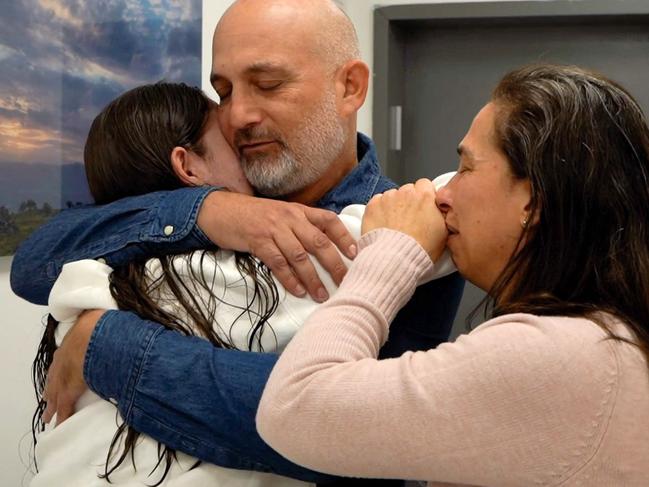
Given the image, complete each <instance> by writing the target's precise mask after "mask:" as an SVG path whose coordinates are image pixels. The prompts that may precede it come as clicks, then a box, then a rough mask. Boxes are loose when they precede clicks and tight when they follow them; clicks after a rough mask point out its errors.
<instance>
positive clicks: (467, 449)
mask: <svg viewBox="0 0 649 487" xmlns="http://www.w3.org/2000/svg"><path fill="white" fill-rule="evenodd" d="M361 248H363V250H362V252H360V254H359V256H358V257H357V258H356V260H355V261H354V264H353V265H352V267H351V269H350V271H349V273H348V275H347V277H346V278H345V280H344V282H343V284H342V286H341V288H340V290H339V292H338V293H337V294H336V295H335V296H334V297H333V298H332V299H330V300H329V302H327V303H326V304H325V305H323V306H321V307H320V308H319V309H318V310H317V311H316V312H315V313H314V314H313V315H311V317H310V318H309V320H308V322H307V324H306V325H305V326H304V327H303V328H302V329H301V331H299V332H298V333H297V335H296V336H295V338H294V339H293V340H292V341H291V342H290V344H289V345H288V347H287V348H286V350H285V351H284V353H283V354H282V356H281V358H280V360H279V362H278V363H277V365H276V367H275V369H274V370H273V373H272V375H271V378H270V380H269V382H268V385H267V387H266V390H265V392H264V396H263V398H262V401H261V404H260V408H259V412H258V415H257V423H258V429H259V432H260V434H261V436H262V437H263V438H264V440H266V441H267V442H268V443H269V444H270V445H271V446H272V447H273V448H275V449H276V450H277V451H279V452H280V453H282V454H283V455H285V456H286V457H288V458H289V459H291V460H293V461H295V462H297V463H299V464H302V465H305V466H307V467H310V468H312V469H315V470H320V471H324V472H329V473H333V474H339V475H345V476H358V477H381V478H402V479H414V480H428V481H429V482H430V483H429V485H434V486H443V485H444V486H445V485H475V486H493V487H507V486H516V487H528V486H558V485H561V486H587V487H599V486H607V487H609V486H610V487H613V486H615V487H622V486H649V371H648V368H647V364H646V362H645V360H644V358H643V356H642V355H641V353H640V352H639V351H638V350H637V349H636V348H635V347H633V346H630V345H626V344H623V343H620V342H615V341H611V340H605V339H604V338H605V333H604V332H603V331H602V329H601V328H600V327H599V326H598V325H596V324H595V323H593V322H592V321H589V320H586V319H579V318H566V317H539V316H532V315H526V314H514V315H507V316H502V317H499V318H497V319H493V320H490V321H488V322H486V323H484V324H482V325H481V326H479V327H478V328H476V329H475V330H474V331H472V332H471V333H469V334H468V335H463V336H461V337H460V338H458V339H457V340H456V341H455V342H454V343H448V344H443V345H441V346H440V347H438V348H437V349H435V350H430V351H428V352H417V353H411V352H409V353H406V354H405V355H403V356H402V357H400V358H398V359H392V360H382V361H377V360H376V359H375V358H376V356H377V354H378V351H379V348H380V347H381V345H382V344H383V343H384V342H385V340H386V337H387V335H388V328H389V323H390V322H391V321H392V319H393V318H394V316H395V314H396V313H397V311H398V310H399V308H400V307H401V306H402V305H403V304H404V303H406V302H407V301H408V299H409V298H410V296H412V293H413V291H414V289H415V287H416V285H417V284H418V282H420V281H421V280H422V279H424V278H425V275H426V274H427V273H429V272H430V271H431V269H432V263H431V261H430V260H429V258H428V256H427V255H426V253H425V252H424V251H423V249H422V248H421V247H420V246H419V245H418V244H417V243H416V242H415V241H414V240H413V239H411V238H410V237H408V236H406V235H404V234H401V233H398V232H394V231H390V230H378V231H375V232H372V233H370V234H368V235H366V236H365V237H363V239H362V241H361ZM612 323H614V322H612ZM614 326H615V327H616V328H615V331H616V332H617V333H618V334H623V335H624V336H627V337H628V336H630V335H629V333H628V331H627V330H626V328H625V327H624V326H623V325H621V324H619V323H618V324H615V323H614Z"/></svg>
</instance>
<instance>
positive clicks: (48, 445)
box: [31, 83, 454, 487]
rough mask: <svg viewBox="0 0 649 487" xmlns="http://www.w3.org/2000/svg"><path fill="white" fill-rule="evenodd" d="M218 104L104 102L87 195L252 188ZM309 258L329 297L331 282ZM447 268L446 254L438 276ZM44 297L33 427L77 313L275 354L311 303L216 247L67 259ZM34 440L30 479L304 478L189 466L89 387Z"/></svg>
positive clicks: (162, 97)
mask: <svg viewBox="0 0 649 487" xmlns="http://www.w3.org/2000/svg"><path fill="white" fill-rule="evenodd" d="M216 109H217V107H216V105H215V104H214V103H213V102H211V101H209V100H208V99H207V98H206V97H205V95H204V94H203V93H202V92H201V91H200V90H198V89H197V88H191V87H188V86H185V85H182V84H171V83H158V84H155V85H146V86H142V87H139V88H136V89H134V90H131V91H129V92H127V93H125V94H123V95H122V96H120V97H119V98H117V99H116V100H114V101H113V102H111V103H110V104H109V105H108V106H107V107H106V108H105V109H104V110H103V111H102V112H101V113H100V114H99V115H98V116H97V118H96V119H95V120H94V122H93V124H92V126H91V128H90V132H89V134H88V139H87V142H86V147H85V153H84V162H85V166H86V173H87V176H88V182H89V186H90V190H91V193H92V195H93V197H94V199H95V202H96V203H98V204H105V203H109V202H111V201H114V200H117V199H120V198H124V197H127V196H133V195H137V194H143V193H148V192H152V191H160V190H171V189H177V188H182V187H184V186H195V185H210V186H222V187H225V188H227V189H229V190H231V191H237V192H242V193H248V194H252V188H251V187H250V185H249V184H248V182H247V180H246V179H245V177H244V174H243V171H242V170H241V168H240V166H239V162H238V160H237V158H236V156H235V154H234V153H233V151H232V149H231V148H230V147H229V146H228V144H227V142H226V141H225V139H224V138H223V135H222V134H221V131H220V128H219V125H218V122H217V119H216V116H215V115H216V114H215V110H216ZM363 211H364V206H362V205H353V206H351V207H348V208H347V209H345V210H344V211H343V213H342V214H341V219H342V220H343V222H344V223H345V224H346V225H347V226H348V229H349V230H350V232H351V233H352V234H356V235H357V236H358V235H359V234H360V223H361V217H362V213H363ZM165 231H168V232H169V233H173V232H174V231H176V229H173V228H167V229H165ZM314 265H315V266H316V268H317V269H318V270H319V271H320V274H321V279H322V281H323V283H324V284H325V285H326V286H327V287H328V291H329V292H330V293H333V292H334V291H335V286H334V284H333V281H332V280H331V278H329V277H328V276H326V275H325V273H324V272H323V271H322V268H321V267H320V266H319V264H317V263H316V262H314ZM453 270H454V268H453V266H452V264H451V263H450V260H449V262H448V266H447V267H446V268H445V269H442V271H441V272H439V273H438V276H439V277H441V276H443V275H446V274H448V273H450V272H452V271H453ZM49 305H50V313H51V315H50V318H49V321H48V325H47V329H46V332H45V335H44V337H43V340H42V342H41V345H40V348H39V353H38V356H37V358H36V361H35V363H34V378H35V384H36V392H37V396H38V397H39V399H40V403H39V408H38V410H37V412H36V415H35V417H34V430H35V432H38V431H43V430H44V429H45V427H44V425H43V423H42V415H43V411H44V408H45V402H44V401H43V399H42V394H43V390H44V384H45V379H46V372H47V369H48V367H49V365H50V364H51V362H52V358H53V354H54V351H55V350H56V346H57V344H60V342H61V340H62V338H63V336H64V335H65V333H66V332H67V330H68V329H69V327H70V326H71V325H72V324H73V323H74V321H75V320H76V318H77V317H78V315H79V313H80V312H82V311H83V310H86V309H93V308H102V309H115V308H119V309H122V310H127V311H132V312H134V313H136V314H138V315H139V316H140V317H142V318H145V319H150V320H152V321H155V322H158V323H161V324H163V325H164V326H165V327H167V328H168V329H172V330H176V331H178V332H179V333H182V334H185V335H195V336H197V337H201V338H204V339H207V340H209V341H210V342H211V343H212V344H213V345H214V346H217V347H224V348H232V349H237V350H247V351H251V352H256V351H265V352H281V350H283V348H284V347H285V346H286V344H287V343H288V341H289V340H290V339H291V337H292V336H293V334H294V333H295V332H296V331H297V329H298V328H299V327H300V326H301V325H302V323H303V322H304V320H305V319H306V317H307V316H308V315H309V314H310V313H311V311H313V309H315V307H316V303H315V302H314V301H312V300H311V299H309V298H305V299H300V298H296V297H294V296H292V295H290V294H288V293H286V292H285V290H284V289H283V288H282V287H281V285H279V283H278V282H276V281H275V280H274V279H273V278H272V276H271V275H270V273H269V271H268V269H267V268H266V267H265V266H264V265H263V264H262V263H261V262H260V261H258V260H257V259H255V258H253V257H252V256H250V255H249V254H245V253H238V252H231V251H223V250H201V251H195V252H193V253H191V254H180V255H160V256H156V257H155V258H148V259H146V260H136V261H135V262H133V263H131V264H127V265H125V266H122V267H118V268H116V269H114V270H113V269H111V268H110V267H108V266H107V265H105V264H104V263H101V262H97V261H91V260H85V261H78V262H73V263H69V264H66V265H65V266H64V268H63V271H62V273H61V275H60V277H59V279H58V280H57V282H56V284H55V285H54V287H53V289H52V292H51V294H50V299H49ZM142 373H155V370H147V371H142ZM179 373H185V372H184V371H179ZM116 419H117V420H116ZM170 427H173V425H171V426H170ZM232 427H235V426H234V425H233V426H232ZM35 439H36V440H37V447H36V461H37V468H38V474H37V475H36V477H35V478H34V480H33V481H32V484H31V485H32V486H33V487H36V486H41V485H44V486H45V485H46V486H48V487H51V486H53V485H61V486H63V485H66V486H67V485H84V486H92V485H97V486H99V485H105V484H106V481H107V480H108V481H110V482H111V483H114V484H117V485H133V486H135V485H138V486H142V485H169V486H171V485H177V486H184V485H191V486H192V487H194V486H217V485H218V486H226V485H237V486H241V485H246V486H250V487H252V486H280V485H281V486H284V485H286V486H292V485H296V486H297V485H304V483H303V482H298V481H296V480H292V479H288V478H284V477H279V476H275V475H270V474H265V473H258V472H251V471H250V472H249V471H240V470H229V469H224V468H221V467H217V466H214V465H208V464H200V465H199V464H198V462H197V461H196V459H194V458H191V457H189V456H187V455H185V454H182V453H179V452H174V451H173V450H171V449H169V448H167V447H165V446H164V445H159V444H158V443H157V442H155V441H154V440H153V439H151V438H149V437H146V436H144V435H139V434H138V433H137V432H136V431H134V430H133V429H131V428H129V427H127V426H126V424H125V423H123V422H122V421H121V419H120V418H119V417H118V413H117V410H116V408H115V406H114V405H113V404H111V403H109V402H106V401H103V400H101V399H100V398H99V397H97V396H96V395H95V394H94V393H92V392H90V391H88V392H86V393H85V395H84V396H83V397H82V398H81V400H80V401H79V403H78V404H77V412H76V413H75V414H74V415H73V416H72V417H70V418H69V419H67V420H66V421H65V422H64V423H62V424H61V425H60V426H59V427H57V428H55V429H52V430H48V431H46V432H44V433H42V434H35Z"/></svg>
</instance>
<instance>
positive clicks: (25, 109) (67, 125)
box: [0, 0, 202, 256]
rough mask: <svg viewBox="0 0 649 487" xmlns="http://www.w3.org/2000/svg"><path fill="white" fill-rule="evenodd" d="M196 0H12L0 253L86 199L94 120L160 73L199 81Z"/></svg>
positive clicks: (4, 84)
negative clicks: (86, 155) (87, 147)
mask: <svg viewBox="0 0 649 487" xmlns="http://www.w3.org/2000/svg"><path fill="white" fill-rule="evenodd" d="M201 29H202V0H183V1H181V2H178V1H173V0H96V1H92V2H88V1H83V0H12V1H11V2H6V4H5V5H4V6H3V13H2V16H1V17H0V62H1V63H2V70H0V256H6V255H11V254H13V253H14V252H15V249H16V248H17V247H18V245H19V244H20V242H21V241H22V240H23V239H25V238H26V237H27V236H28V235H29V234H30V233H31V232H32V231H33V230H34V229H35V228H36V227H38V226H39V225H41V224H42V223H43V222H45V221H46V220H47V219H48V218H51V217H52V216H53V215H55V214H56V213H58V212H59V211H61V210H65V209H66V208H71V207H75V206H78V205H84V204H88V203H91V202H92V198H91V197H90V194H89V191H88V187H87V182H86V177H85V173H84V170H83V147H84V143H85V139H86V135H87V133H88V129H89V128H90V124H91V122H92V120H93V119H94V117H95V116H96V115H97V114H98V113H99V111H100V110H101V109H102V108H103V107H104V106H105V105H106V104H107V103H108V102H110V101H111V100H112V99H114V98H115V97H117V96H118V95H120V94H121V93H123V92H124V91H126V90H128V89H131V88H133V87H135V86H138V85H142V84H146V83H154V82H156V81H160V80H163V79H164V80H166V81H173V82H180V81H182V82H184V83H187V84H189V85H193V86H200V84H201Z"/></svg>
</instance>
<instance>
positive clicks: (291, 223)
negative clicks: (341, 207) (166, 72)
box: [43, 179, 447, 425]
mask: <svg viewBox="0 0 649 487" xmlns="http://www.w3.org/2000/svg"><path fill="white" fill-rule="evenodd" d="M198 225H199V227H200V228H201V230H203V232H204V233H205V234H206V235H207V236H208V238H210V240H212V242H214V243H215V244H216V245H218V246H219V247H221V248H226V249H232V250H239V251H242V252H249V253H251V254H253V255H255V256H256V257H258V258H259V259H260V260H261V261H262V262H264V263H265V264H266V265H267V266H268V267H269V268H270V270H271V271H272V272H273V274H274V275H275V277H276V278H277V279H278V280H279V281H280V283H281V284H282V285H283V286H284V287H285V288H286V289H287V291H288V292H290V293H292V294H294V295H296V296H299V297H301V296H305V295H306V294H307V293H308V294H309V295H310V296H311V297H313V299H315V300H316V301H318V302H323V301H326V300H327V299H328V294H327V291H326V290H325V287H324V286H323V284H322V282H321V281H320V278H319V277H318V274H317V272H316V270H315V267H314V266H313V264H312V262H311V260H310V259H309V256H308V254H312V255H313V256H314V257H315V258H316V259H317V260H318V261H319V262H320V263H321V264H322V266H323V267H324V268H325V270H327V271H328V272H329V273H330V274H331V276H332V278H333V280H334V281H335V282H336V284H340V282H341V281H342V279H343V277H344V276H345V273H346V272H347V268H346V266H345V264H344V262H343V260H342V258H341V257H340V254H339V253H338V251H337V250H336V247H337V248H338V249H340V252H342V253H343V254H344V255H345V256H347V257H348V258H350V259H353V258H354V257H355V256H356V253H357V246H356V245H357V244H356V242H355V240H354V239H353V237H352V236H351V235H350V233H349V232H348V231H347V229H346V228H345V226H344V225H343V223H342V222H341V221H340V220H339V219H338V218H337V216H336V215H335V213H333V212H331V211H327V210H321V209H317V208H311V207H308V206H305V205H301V204H298V203H287V202H283V201H274V200H268V199H261V198H254V197H251V196H246V195H241V194H236V193H228V192H224V191H215V192H213V193H210V195H208V196H207V198H206V199H205V202H204V203H203V206H202V207H201V210H200V212H199V215H198ZM377 228H390V229H393V230H397V231H401V232H403V233H406V234H408V235H410V236H411V237H413V238H414V239H415V240H417V242H418V243H419V244H420V245H421V246H422V247H423V248H424V249H425V250H426V252H428V254H429V255H430V257H431V259H433V261H435V260H437V258H439V256H440V255H441V254H442V252H443V250H444V246H445V243H446V237H447V233H446V226H445V224H444V217H443V215H442V214H441V212H440V211H439V210H438V208H437V206H436V205H435V188H434V186H433V183H432V182H431V181H430V180H427V179H420V180H419V181H417V182H416V183H415V184H407V185H405V186H403V187H401V188H400V189H398V190H397V189H393V190H390V191H387V192H385V193H383V194H381V195H376V196H375V197H374V198H372V200H371V201H370V203H369V204H368V206H367V209H366V211H365V216H364V218H363V224H362V233H363V234H365V233H367V232H369V231H371V230H374V229H377ZM104 312H105V310H91V311H86V312H85V313H83V314H82V315H81V316H80V317H79V319H78V320H77V322H76V324H75V325H74V326H73V327H72V328H71V329H70V331H69V332H68V333H67V335H66V337H65V339H64V340H63V342H62V344H61V346H60V347H59V348H58V350H57V351H56V352H55V353H54V359H53V361H52V365H51V366H50V369H49V370H48V374H47V381H46V384H45V391H44V399H45V400H46V401H47V407H46V409H45V412H44V415H43V420H44V421H45V422H46V423H49V422H50V421H51V420H52V418H53V417H54V415H55V414H56V424H57V425H58V424H60V423H62V422H63V421H65V420H66V419H67V418H69V417H70V416H71V415H72V414H74V408H75V404H76V402H77V400H78V399H79V398H80V397H81V395H82V394H83V393H84V392H85V391H86V390H87V385H86V383H85V380H84V377H83V365H84V360H85V355H86V351H87V349H88V344H89V342H90V337H91V336H92V333H93V331H94V329H95V327H96V325H97V323H98V321H99V319H100V318H101V316H102V315H103V313H104Z"/></svg>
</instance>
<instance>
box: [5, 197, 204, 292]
mask: <svg viewBox="0 0 649 487" xmlns="http://www.w3.org/2000/svg"><path fill="white" fill-rule="evenodd" d="M213 190H214V188H207V187H201V188H184V189H179V190H176V191H172V192H167V191H161V192H156V193H150V194H146V195H143V196H137V197H133V198H125V199H122V200H119V201H116V202H114V203H111V204H108V205H105V206H86V207H82V208H73V209H69V210H64V211H62V212H61V213H59V214H58V215H56V216H55V217H54V218H52V219H51V220H49V221H48V222H47V223H45V224H44V225H43V226H41V227H40V228H38V229H37V230H36V231H35V232H34V233H33V234H32V235H31V236H30V237H29V238H27V239H26V240H25V241H24V242H23V243H22V244H21V245H20V247H19V248H18V250H17V251H16V255H15V256H14V258H13V262H12V265H11V288H12V290H13V292H14V293H16V294H17V295H18V296H20V297H22V298H24V299H26V300H27V301H31V302H32V303H35V304H47V298H48V296H49V293H50V290H51V289H52V286H53V285H54V281H56V278H57V277H58V275H59V274H60V273H61V268H62V267H63V264H65V263H67V262H72V261H76V260H81V259H97V258H103V259H104V260H105V261H106V263H107V264H108V265H110V266H111V267H119V266H120V265H123V264H125V263H127V262H131V261H134V260H136V259H138V258H143V257H146V256H150V255H153V254H155V253H177V252H181V251H189V250H194V249H197V248H204V247H209V246H211V245H212V244H211V242H210V241H209V239H208V238H207V237H205V236H204V234H203V232H201V231H200V229H199V228H198V227H197V226H196V224H195V223H196V215H197V213H198V211H199V208H200V207H201V205H202V203H203V201H204V199H205V198H206V197H207V195H208V194H209V193H210V192H212V191H213Z"/></svg>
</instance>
